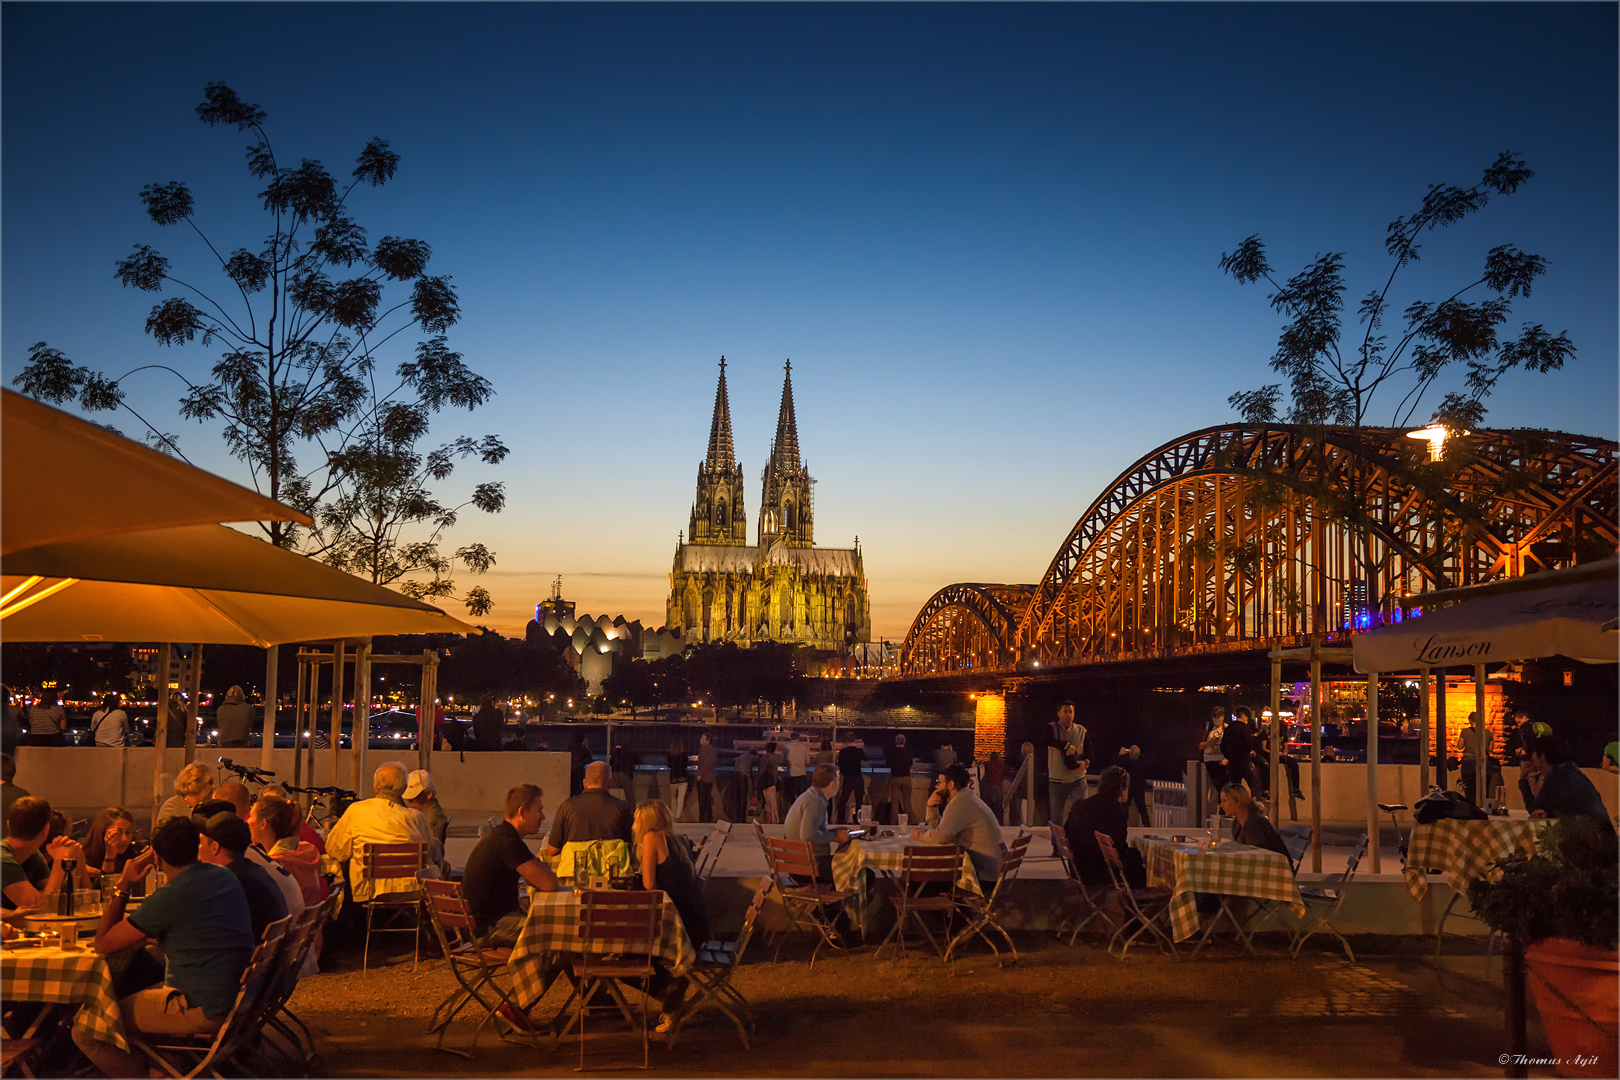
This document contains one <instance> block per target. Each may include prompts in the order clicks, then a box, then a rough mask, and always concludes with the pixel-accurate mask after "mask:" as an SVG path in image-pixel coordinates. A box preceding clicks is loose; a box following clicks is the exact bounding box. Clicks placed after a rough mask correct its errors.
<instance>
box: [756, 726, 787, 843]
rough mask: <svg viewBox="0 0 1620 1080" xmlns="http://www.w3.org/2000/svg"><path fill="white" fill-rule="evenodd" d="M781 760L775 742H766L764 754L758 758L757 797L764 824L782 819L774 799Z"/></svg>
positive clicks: (777, 822) (775, 798)
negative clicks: (762, 810)
mask: <svg viewBox="0 0 1620 1080" xmlns="http://www.w3.org/2000/svg"><path fill="white" fill-rule="evenodd" d="M781 760H782V759H781V757H780V756H779V755H778V754H777V752H776V743H775V742H768V743H766V744H765V756H764V757H763V758H762V759H760V763H759V799H760V804H761V805H762V806H763V808H764V810H765V824H767V825H776V824H779V823H780V822H781V820H782V815H781V814H780V813H778V812H777V801H776V800H777V794H776V784H777V771H778V768H779V766H780V762H781Z"/></svg>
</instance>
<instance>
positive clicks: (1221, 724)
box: [1198, 705, 1226, 801]
mask: <svg viewBox="0 0 1620 1080" xmlns="http://www.w3.org/2000/svg"><path fill="white" fill-rule="evenodd" d="M1224 734H1226V707H1225V706H1224V705H1217V706H1215V707H1214V708H1212V709H1210V710H1209V726H1208V727H1206V728H1205V729H1204V738H1203V741H1201V742H1200V743H1199V744H1198V748H1199V749H1200V750H1202V751H1203V752H1204V772H1205V774H1206V775H1208V777H1209V783H1210V786H1211V787H1212V788H1214V789H1215V794H1216V797H1217V798H1218V797H1219V796H1220V792H1221V789H1222V788H1224V787H1225V786H1226V755H1225V754H1223V753H1221V736H1223V735H1224ZM1212 801H1213V800H1212Z"/></svg>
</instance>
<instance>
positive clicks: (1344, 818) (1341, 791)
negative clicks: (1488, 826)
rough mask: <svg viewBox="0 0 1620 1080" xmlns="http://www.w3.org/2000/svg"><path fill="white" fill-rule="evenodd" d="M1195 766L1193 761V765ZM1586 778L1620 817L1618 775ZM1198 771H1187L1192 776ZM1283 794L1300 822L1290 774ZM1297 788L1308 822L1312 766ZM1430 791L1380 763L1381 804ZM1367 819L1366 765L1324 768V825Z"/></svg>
mask: <svg viewBox="0 0 1620 1080" xmlns="http://www.w3.org/2000/svg"><path fill="white" fill-rule="evenodd" d="M1192 764H1193V763H1189V766H1191V765H1192ZM1581 771H1582V772H1583V773H1585V774H1586V778H1587V779H1588V780H1590V781H1592V784H1593V786H1594V787H1596V788H1597V789H1598V793H1599V794H1601V795H1602V796H1603V805H1604V806H1606V807H1608V809H1609V814H1610V816H1611V817H1612V816H1614V815H1616V814H1620V774H1615V773H1606V772H1604V771H1603V770H1601V769H1582V770H1581ZM1193 772H1194V770H1193V769H1192V768H1191V767H1189V769H1188V775H1189V776H1191V775H1193ZM1197 774H1198V776H1199V779H1200V784H1199V786H1200V788H1203V787H1206V786H1207V780H1205V779H1204V774H1203V766H1202V764H1199V765H1198V768H1197ZM1503 779H1504V781H1505V782H1506V788H1507V800H1508V806H1509V808H1511V809H1515V810H1523V809H1524V800H1523V799H1522V798H1520V797H1519V770H1518V767H1517V766H1513V767H1509V768H1508V769H1506V770H1505V773H1504V776H1503ZM1429 782H1430V783H1433V782H1434V770H1433V769H1431V770H1429ZM1447 782H1448V784H1449V785H1450V786H1451V787H1452V788H1456V787H1457V786H1458V780H1457V776H1456V774H1455V772H1453V773H1450V774H1448V777H1447ZM1283 784H1284V791H1283V793H1282V799H1281V801H1280V805H1279V819H1280V820H1281V821H1284V822H1290V821H1294V820H1296V818H1295V817H1293V816H1291V808H1290V806H1289V802H1290V800H1289V799H1288V796H1287V792H1286V786H1287V776H1286V774H1285V775H1284V778H1283ZM1299 789H1300V791H1302V792H1303V793H1304V794H1305V798H1304V799H1302V800H1297V801H1296V803H1297V805H1296V806H1294V807H1293V808H1292V813H1294V814H1297V815H1298V817H1297V820H1299V821H1309V820H1310V819H1311V766H1310V762H1301V763H1300V766H1299ZM1425 794H1427V792H1426V791H1420V790H1419V789H1418V767H1417V766H1416V765H1380V766H1378V801H1379V802H1382V803H1404V804H1406V805H1407V806H1411V805H1412V803H1413V802H1414V801H1416V800H1417V799H1421V798H1422V797H1423V796H1424V795H1425ZM1197 797H1198V794H1197V793H1194V797H1193V799H1192V800H1190V801H1191V802H1192V803H1193V805H1195V806H1197V805H1199V804H1198V802H1197ZM1212 811H1213V807H1212V806H1209V805H1205V806H1204V807H1203V809H1202V811H1201V813H1200V816H1199V818H1198V820H1200V821H1202V820H1203V819H1204V818H1205V817H1207V816H1208V815H1209V814H1210V813H1211V812H1212ZM1378 817H1379V824H1381V825H1388V824H1389V818H1388V816H1387V815H1385V814H1379V815H1378ZM1366 820H1367V767H1366V766H1365V765H1355V764H1343V765H1340V764H1328V763H1325V762H1324V763H1323V765H1322V823H1323V824H1324V825H1357V824H1364V823H1365V822H1366ZM1401 824H1402V825H1403V826H1405V825H1409V824H1410V819H1409V818H1406V817H1405V816H1403V817H1402V819H1401Z"/></svg>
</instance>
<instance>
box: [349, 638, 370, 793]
mask: <svg viewBox="0 0 1620 1080" xmlns="http://www.w3.org/2000/svg"><path fill="white" fill-rule="evenodd" d="M353 731H354V734H353V735H352V736H351V743H350V745H351V746H352V747H353V748H354V753H353V755H352V757H353V761H352V763H351V764H350V766H349V787H351V788H352V789H354V791H355V792H356V793H357V794H358V793H359V792H360V778H361V777H362V776H364V775H365V774H366V751H368V750H370V749H371V642H369V641H365V642H361V644H360V647H359V648H358V649H356V650H355V653H354V726H353Z"/></svg>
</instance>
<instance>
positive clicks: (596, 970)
mask: <svg viewBox="0 0 1620 1080" xmlns="http://www.w3.org/2000/svg"><path fill="white" fill-rule="evenodd" d="M663 927H664V894H663V893H662V892H659V891H657V890H651V889H649V890H645V891H628V890H626V891H617V890H612V889H587V890H585V891H583V892H581V893H580V894H579V943H580V946H581V948H580V952H579V955H578V956H576V957H575V958H574V962H573V975H574V979H575V982H576V983H577V997H578V1001H579V1015H578V1017H577V1020H578V1022H579V1067H578V1069H576V1071H582V1070H583V1069H584V1068H585V1013H586V1011H587V1006H586V1003H587V1002H589V1001H590V1000H591V997H592V995H593V994H594V993H595V991H596V989H597V987H599V986H600V987H604V988H605V989H606V990H607V992H608V993H609V994H611V995H612V997H613V1000H614V1001H615V1002H616V1003H617V1004H618V1006H619V1011H620V1012H621V1013H623V1014H624V1016H625V1018H626V1020H629V1018H630V1004H629V1002H627V1001H625V999H624V992H623V991H622V990H620V989H619V983H620V982H621V981H624V982H639V983H641V990H642V993H643V994H644V995H645V996H644V997H643V998H642V1002H641V1067H642V1068H643V1069H645V1068H649V1067H650V1066H651V1065H652V1056H651V1054H652V1052H651V1041H650V1040H649V1039H648V1037H647V998H648V997H650V996H651V988H652V978H653V963H652V962H653V954H654V953H656V952H657V951H658V941H659V938H660V937H661V935H662V933H663ZM598 942H600V943H605V946H606V947H610V948H611V949H612V954H611V955H603V954H602V953H600V952H596V951H593V950H592V949H591V946H592V945H593V944H596V943H598Z"/></svg>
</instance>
